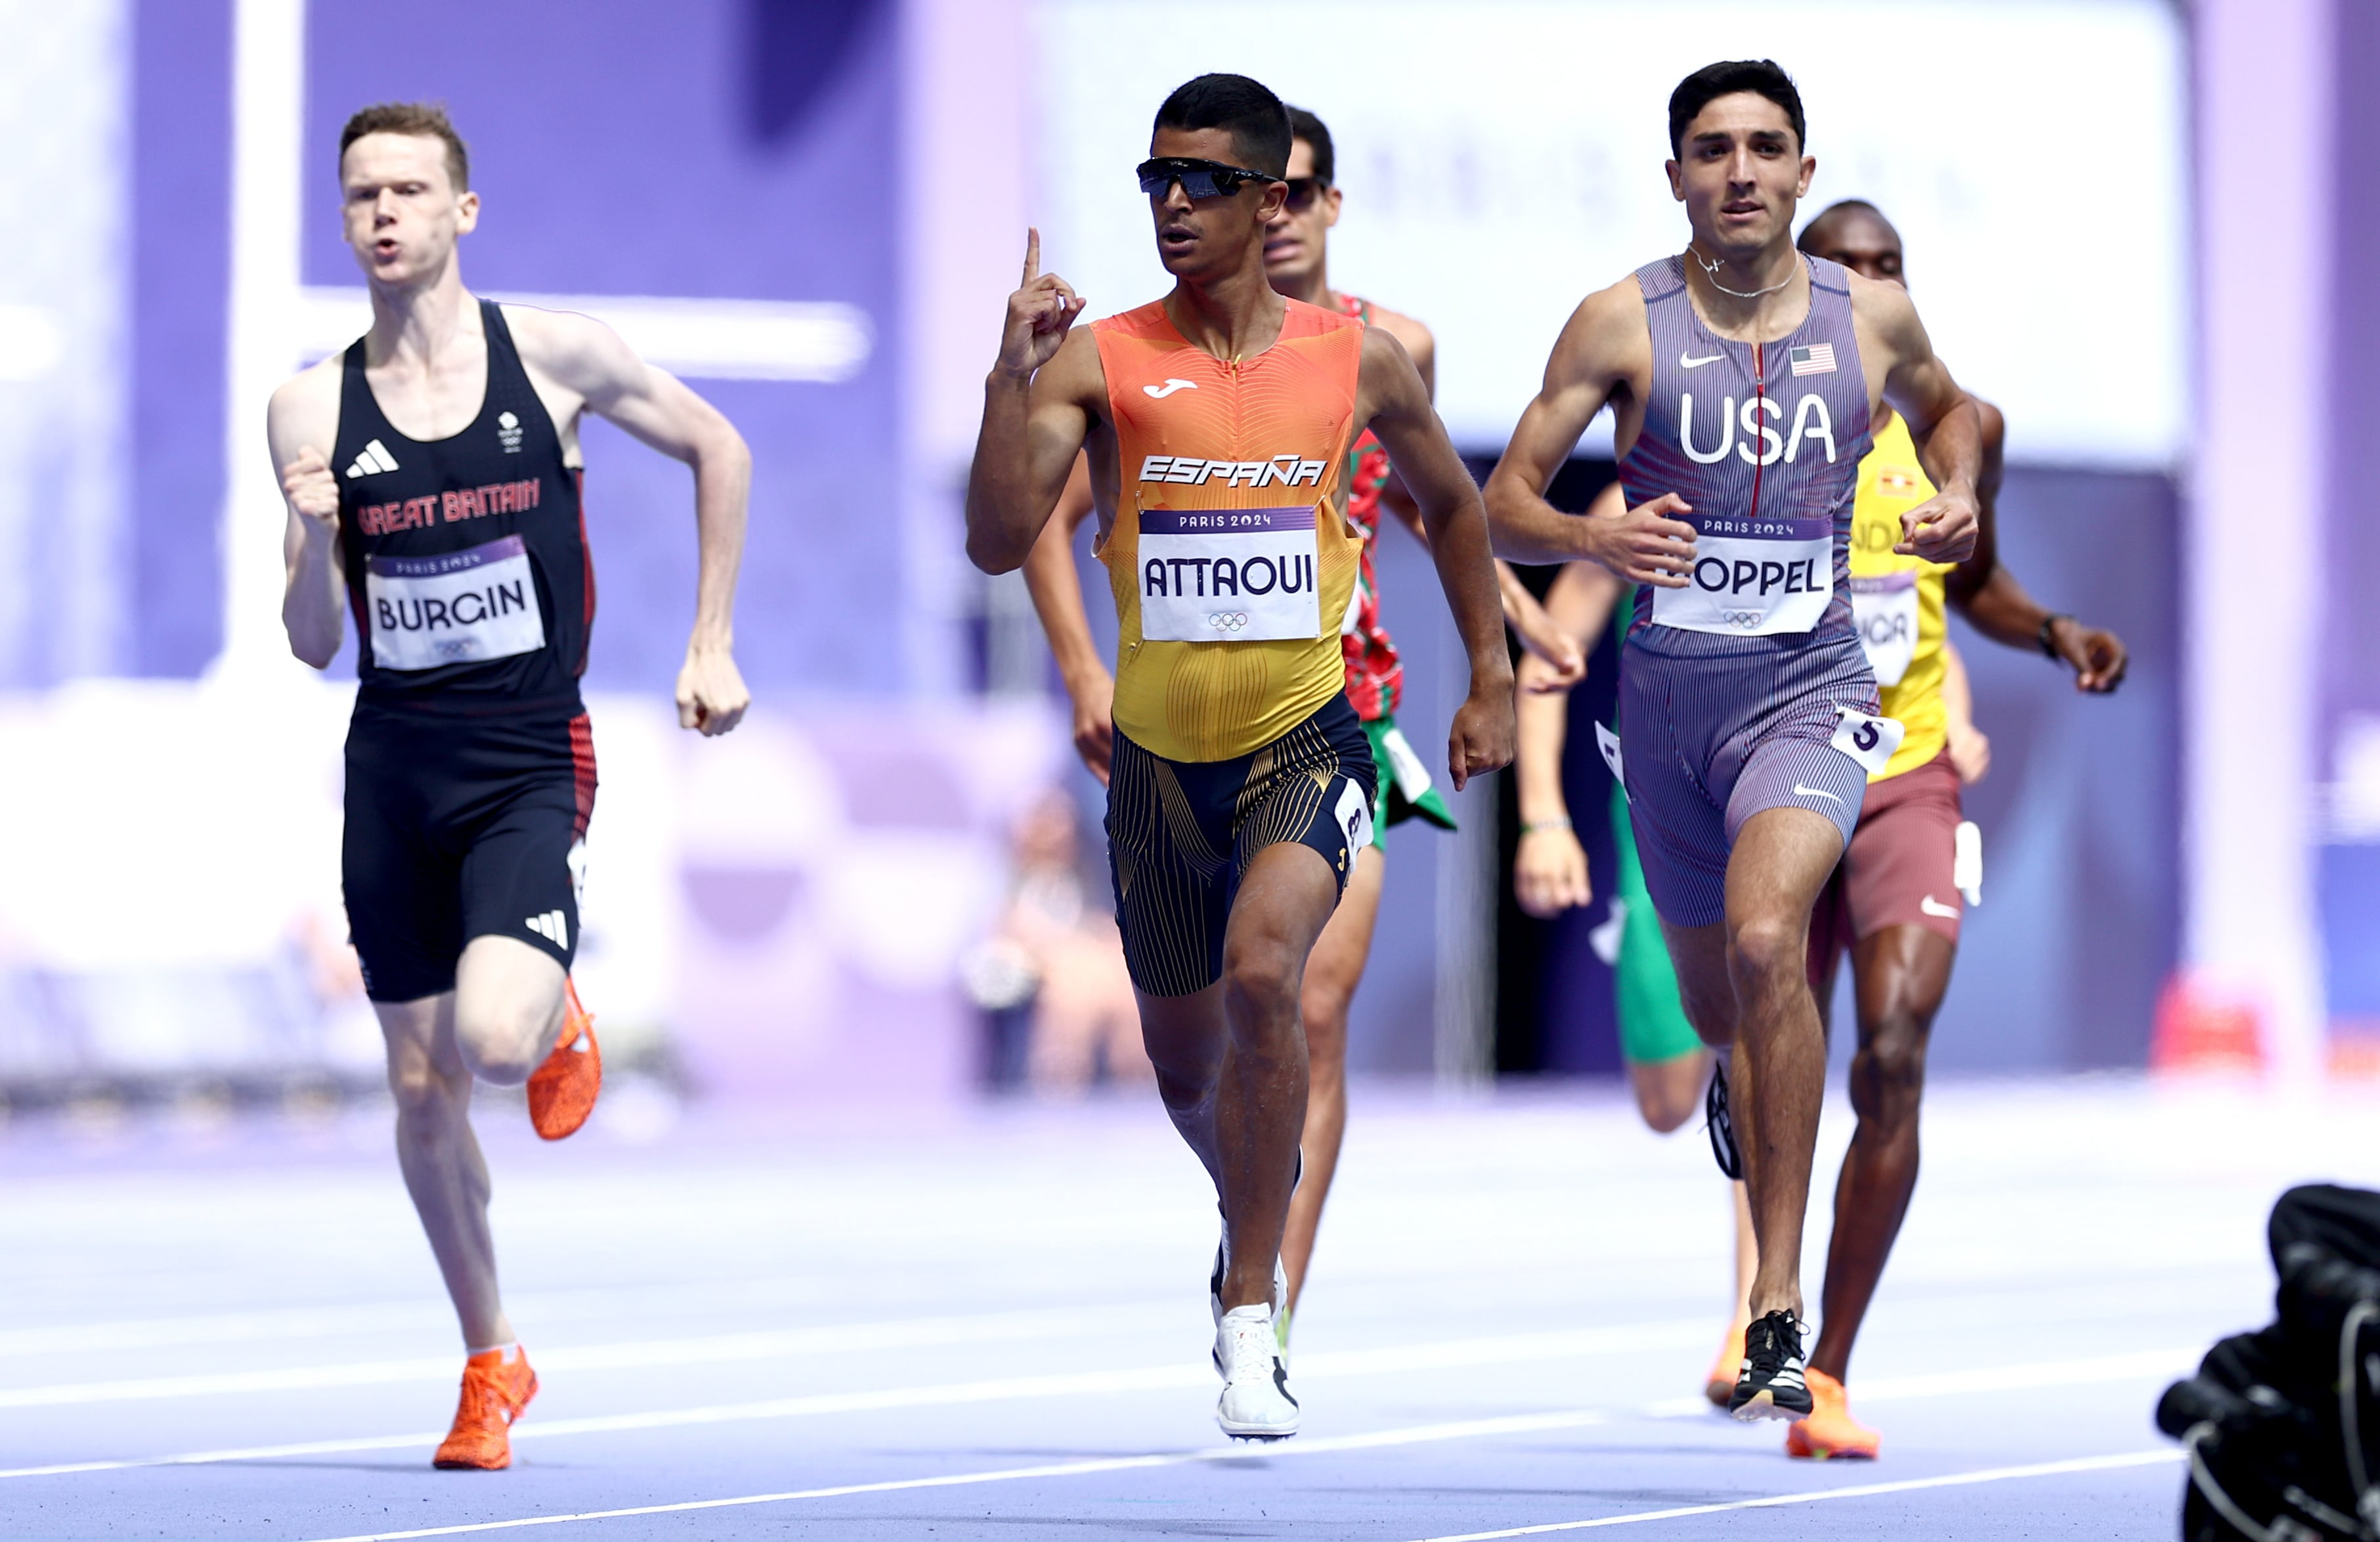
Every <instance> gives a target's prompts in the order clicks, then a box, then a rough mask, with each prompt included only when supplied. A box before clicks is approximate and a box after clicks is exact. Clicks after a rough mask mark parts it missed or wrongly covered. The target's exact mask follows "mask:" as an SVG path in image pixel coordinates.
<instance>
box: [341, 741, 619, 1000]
mask: <svg viewBox="0 0 2380 1542" xmlns="http://www.w3.org/2000/svg"><path fill="white" fill-rule="evenodd" d="M346 763H347V785H346V837H345V839H344V840H343V842H342V843H341V848H340V854H339V855H340V876H341V880H342V883H343V885H344V887H345V889H346V901H347V935H348V937H349V938H350V940H352V941H354V943H355V945H356V952H357V953H358V955H359V956H360V957H361V958H362V960H363V970H364V991H365V994H367V995H369V996H370V998H371V999H372V1000H373V1001H375V1002H411V1001H419V999H421V998H422V997H424V996H435V995H439V994H441V993H442V992H444V991H448V990H454V989H455V961H456V960H457V959H459V958H460V957H462V954H463V944H465V943H466V942H468V941H471V939H473V938H475V937H512V938H517V939H519V940H520V941H524V942H527V943H528V944H529V945H530V946H531V947H534V948H540V949H542V950H544V952H546V953H549V954H551V955H552V956H553V958H554V959H555V960H556V961H558V962H559V963H560V964H561V965H562V966H563V968H565V970H566V969H568V968H569V967H570V963H571V959H572V957H573V956H574V955H575V954H576V953H577V947H578V893H577V882H576V881H575V878H576V873H575V868H577V862H578V853H577V849H576V848H577V845H578V843H579V841H580V840H581V838H583V837H584V836H585V835H586V833H587V819H588V816H589V814H591V813H592V812H593V811H594V807H595V741H594V739H593V737H592V736H591V735H589V732H588V726H587V717H586V714H585V713H583V712H582V713H579V714H578V715H577V716H575V717H569V716H559V715H545V714H532V715H527V716H523V717H518V718H503V717H493V718H462V717H450V716H445V715H443V714H442V715H434V716H433V715H431V714H427V713H422V712H415V711H396V710H388V709H386V708H377V707H374V706H372V705H370V704H369V703H367V702H364V701H358V703H357V704H356V715H355V718H354V721H353V722H350V723H349V725H348V728H347V762H346Z"/></svg>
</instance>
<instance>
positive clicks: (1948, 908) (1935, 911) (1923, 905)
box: [1917, 894, 1959, 921]
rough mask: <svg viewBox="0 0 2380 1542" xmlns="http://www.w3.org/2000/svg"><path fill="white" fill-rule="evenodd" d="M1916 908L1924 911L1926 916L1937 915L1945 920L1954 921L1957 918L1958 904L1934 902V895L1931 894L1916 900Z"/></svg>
mask: <svg viewBox="0 0 2380 1542" xmlns="http://www.w3.org/2000/svg"><path fill="white" fill-rule="evenodd" d="M1917 908H1918V909H1920V910H1922V911H1924V912H1925V914H1927V915H1928V916H1939V917H1942V919H1944V920H1946V921H1955V920H1957V919H1958V918H1959V907H1958V906H1956V905H1938V904H1937V903H1936V902H1935V899H1934V896H1933V895H1931V894H1928V895H1926V896H1925V898H1924V899H1922V900H1919V901H1918V902H1917Z"/></svg>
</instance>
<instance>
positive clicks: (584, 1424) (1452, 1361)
mask: <svg viewBox="0 0 2380 1542" xmlns="http://www.w3.org/2000/svg"><path fill="white" fill-rule="evenodd" d="M1709 1337H1710V1324H1709V1322H1708V1321H1707V1320H1706V1319H1705V1318H1701V1317H1686V1318H1680V1319H1678V1320H1675V1321H1671V1322H1652V1323H1636V1324H1632V1325H1628V1326H1624V1327H1617V1328H1594V1329H1578V1330H1570V1331H1566V1332H1559V1333H1522V1334H1511V1335H1506V1336H1503V1337H1500V1338H1484V1339H1455V1340H1449V1341H1445V1342H1439V1343H1425V1344H1412V1345H1405V1346H1400V1347H1395V1348H1387V1349H1363V1350H1341V1351H1336V1352H1314V1353H1308V1354H1301V1355H1299V1356H1298V1359H1297V1374H1298V1379H1299V1380H1300V1381H1301V1382H1305V1381H1309V1380H1328V1379H1330V1378H1335V1377H1342V1376H1378V1375H1389V1374H1395V1373H1399V1372H1406V1371H1420V1370H1449V1369H1459V1368H1462V1367H1464V1366H1491V1365H1517V1364H1526V1363H1529V1362H1531V1361H1536V1360H1547V1359H1558V1358H1563V1357H1573V1358H1575V1357H1580V1356H1585V1355H1594V1354H1625V1353H1629V1352H1632V1351H1636V1350H1645V1349H1666V1348H1676V1347H1681V1346H1686V1345H1694V1344H1700V1343H1702V1342H1704V1341H1705V1340H1706V1339H1708V1338H1709ZM548 1363H549V1362H546V1361H542V1360H540V1365H544V1364H548ZM445 1364H446V1372H447V1375H449V1376H452V1375H454V1374H455V1368H454V1364H453V1362H452V1361H451V1360H450V1361H448V1362H446V1363H445ZM1213 1379H1214V1372H1213V1371H1212V1370H1211V1369H1209V1368H1208V1366H1205V1365H1204V1364H1203V1363H1199V1362H1196V1361H1183V1362H1176V1363H1172V1364H1168V1365H1163V1366H1137V1367H1134V1368H1130V1369H1123V1370H1112V1371H1082V1372H1075V1373H1071V1374H1067V1375H1061V1376H1029V1377H1006V1378H998V1379H993V1380H983V1381H959V1382H948V1383H943V1384H941V1385H937V1386H924V1387H894V1388H886V1389H880V1390H871V1391H856V1392H824V1393H817V1394H813V1395H810V1396H807V1397H793V1398H771V1399H768V1400H765V1401H762V1402H729V1403H715V1404H711V1405H709V1406H704V1407H694V1408H671V1409H661V1410H656V1411H652V1412H647V1413H636V1414H606V1415H594V1416H591V1417H587V1418H577V1419H535V1418H532V1419H529V1420H528V1421H526V1422H524V1423H523V1424H522V1425H521V1426H520V1427H517V1428H516V1429H515V1430H514V1431H513V1432H512V1436H513V1439H515V1440H530V1439H552V1438H553V1437H555V1436H563V1435H598V1434H613V1433H616V1432H619V1431H624V1430H637V1429H667V1428H674V1427H685V1426H689V1425H713V1424H730V1423H743V1422H746V1421H749V1420H754V1419H786V1418H800V1417H805V1416H812V1415H823V1414H856V1413H875V1412H882V1411H884V1410H888V1409H897V1408H939V1407H953V1406H958V1405H961V1404H965V1403H974V1402H1008V1401H1012V1400H1018V1399H1029V1398H1050V1397H1080V1396H1086V1395H1096V1394H1099V1393H1110V1392H1135V1391H1157V1390H1170V1389H1172V1388H1177V1387H1204V1386H1209V1385H1212V1383H1213ZM444 1437H445V1432H444V1431H443V1430H431V1431H426V1432H415V1433H411V1434H406V1435H374V1436H364V1437H359V1438H357V1439H345V1440H308V1441H301V1442H292V1443H285V1444H281V1445H273V1446H249V1447H243V1448H237V1449H232V1450H221V1451H186V1452H181V1453H178V1454H176V1455H172V1456H152V1457H132V1458H125V1459H119V1460H107V1461H92V1462H59V1463H47V1464H44V1465H42V1466H33V1467H14V1468H7V1469H0V1478H22V1477H62V1476H67V1475H73V1474H76V1473H112V1472H121V1471H124V1470H125V1469H128V1468H132V1467H187V1466H205V1465H212V1464H213V1463H224V1462H262V1461H273V1460H279V1459H283V1458H286V1457H293V1456H327V1455H333V1454H336V1453H339V1452H346V1451H389V1450H395V1449H399V1448H402V1447H406V1446H421V1445H435V1444H436V1443H437V1442H438V1441H439V1440H441V1439H444Z"/></svg>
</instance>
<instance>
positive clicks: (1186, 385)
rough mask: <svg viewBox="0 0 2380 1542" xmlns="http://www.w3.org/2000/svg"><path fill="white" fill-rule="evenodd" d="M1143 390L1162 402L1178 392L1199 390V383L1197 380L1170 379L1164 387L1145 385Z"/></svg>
mask: <svg viewBox="0 0 2380 1542" xmlns="http://www.w3.org/2000/svg"><path fill="white" fill-rule="evenodd" d="M1141 389H1142V390H1143V391H1146V392H1147V393H1148V394H1149V395H1152V396H1154V397H1156V398H1157V399H1158V400H1159V401H1160V402H1161V401H1163V400H1164V399H1165V398H1166V397H1168V396H1171V395H1173V393H1175V392H1176V391H1196V390H1197V389H1198V382H1196V381H1195V380H1174V379H1172V378H1171V377H1168V378H1167V380H1166V382H1165V383H1164V384H1163V385H1144V386H1142V387H1141Z"/></svg>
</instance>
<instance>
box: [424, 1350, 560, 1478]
mask: <svg viewBox="0 0 2380 1542" xmlns="http://www.w3.org/2000/svg"><path fill="white" fill-rule="evenodd" d="M535 1396H537V1372H535V1371H533V1370H531V1369H529V1366H528V1354H525V1353H523V1352H522V1351H521V1350H520V1349H519V1348H518V1347H517V1346H516V1347H515V1349H514V1351H513V1361H512V1364H511V1365H509V1366H508V1365H506V1364H504V1351H503V1350H500V1349H490V1350H482V1351H481V1352H480V1353H479V1354H474V1355H472V1356H471V1357H470V1358H469V1359H468V1360H466V1361H464V1362H463V1396H462V1401H461V1402H459V1403H457V1404H456V1405H455V1427H454V1428H453V1429H451V1430H448V1431H447V1432H446V1439H445V1441H444V1443H443V1444H442V1445H441V1446H439V1448H438V1454H437V1455H436V1456H434V1457H432V1458H431V1465H432V1466H435V1467H445V1468H449V1469H455V1468H470V1467H476V1468H479V1469H481V1470H483V1471H486V1472H495V1471H497V1470H499V1469H501V1468H504V1467H509V1466H511V1465H512V1464H513V1438H512V1427H513V1424H514V1422H515V1421H516V1420H517V1419H518V1418H519V1417H520V1416H521V1414H522V1413H523V1412H524V1411H525V1410H526V1409H527V1408H528V1400H529V1399H531V1398H533V1397H535Z"/></svg>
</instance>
